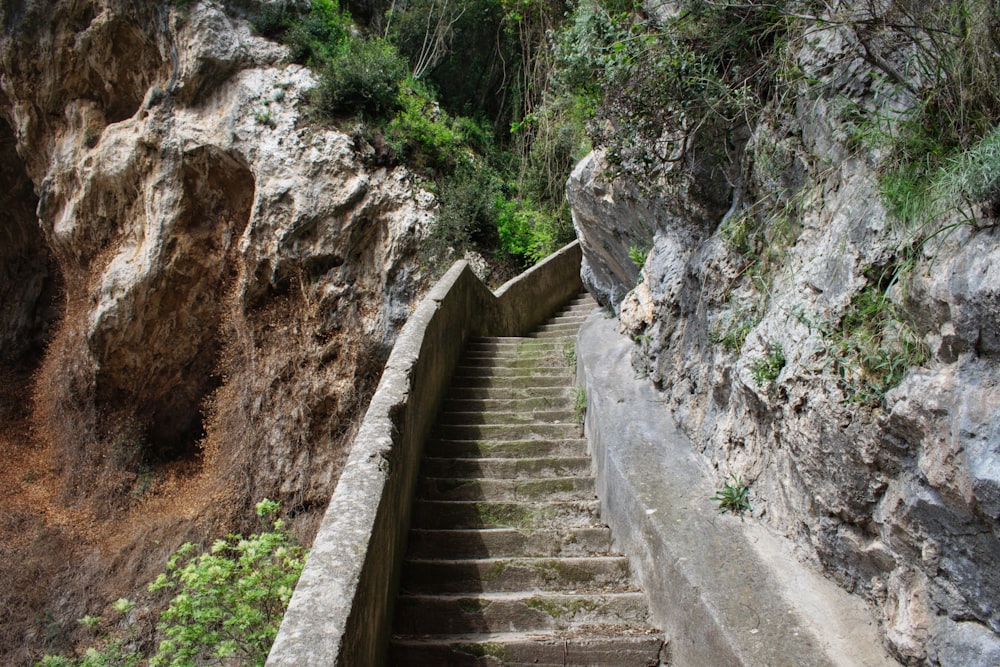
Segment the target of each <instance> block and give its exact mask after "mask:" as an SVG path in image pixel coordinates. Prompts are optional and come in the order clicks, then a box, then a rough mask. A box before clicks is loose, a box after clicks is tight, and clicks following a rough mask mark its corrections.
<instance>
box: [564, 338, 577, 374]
mask: <svg viewBox="0 0 1000 667" xmlns="http://www.w3.org/2000/svg"><path fill="white" fill-rule="evenodd" d="M562 352H563V359H565V360H566V365H567V366H569V367H571V368H576V341H574V340H573V339H572V338H569V339H567V340H566V342H565V343H563V350H562Z"/></svg>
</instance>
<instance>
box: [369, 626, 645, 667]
mask: <svg viewBox="0 0 1000 667" xmlns="http://www.w3.org/2000/svg"><path fill="white" fill-rule="evenodd" d="M616 630H617V631H618V633H619V634H615V631H616ZM663 644H664V642H663V638H662V637H661V636H660V635H658V634H656V633H653V632H643V633H632V634H628V633H627V630H623V629H616V628H608V629H606V630H602V629H600V628H594V629H591V630H589V631H586V632H574V631H566V632H561V633H547V634H543V635H536V634H532V633H524V634H518V633H496V634H474V635H449V636H438V637H432V638H425V637H407V636H399V637H396V638H394V639H393V641H392V644H391V645H390V647H389V664H391V665H395V666H399V667H417V666H419V667H431V666H435V667H436V666H439V665H447V666H448V667H487V666H489V667H495V666H496V665H505V666H508V667H522V666H525V667H526V666H528V665H530V666H531V667H566V666H567V665H581V666H582V665H587V666H589V667H626V666H627V667H655V666H656V665H659V664H660V651H661V649H662V648H663Z"/></svg>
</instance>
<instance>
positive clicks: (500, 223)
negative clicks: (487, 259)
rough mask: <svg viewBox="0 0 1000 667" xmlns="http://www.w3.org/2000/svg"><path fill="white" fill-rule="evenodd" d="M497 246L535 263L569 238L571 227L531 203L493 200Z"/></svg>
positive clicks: (502, 199) (501, 197)
mask: <svg viewBox="0 0 1000 667" xmlns="http://www.w3.org/2000/svg"><path fill="white" fill-rule="evenodd" d="M496 210H497V234H498V235H499V237H500V247H501V248H502V249H503V250H504V251H505V252H507V253H508V254H509V255H513V256H514V257H518V258H520V259H522V260H523V261H525V262H527V263H534V262H537V261H539V260H541V259H543V258H545V257H546V256H548V255H549V254H551V253H553V252H555V251H556V250H558V249H559V248H560V247H561V246H562V245H564V244H565V243H567V242H568V241H569V240H571V239H572V227H571V226H570V225H568V224H566V223H565V221H563V220H561V219H559V218H556V217H553V216H552V215H551V214H550V213H548V212H546V211H544V210H542V209H541V208H540V207H538V206H537V205H536V204H534V202H532V201H530V200H522V201H518V200H508V199H506V198H504V197H503V196H500V197H498V198H497V200H496Z"/></svg>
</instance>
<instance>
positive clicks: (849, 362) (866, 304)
mask: <svg viewBox="0 0 1000 667" xmlns="http://www.w3.org/2000/svg"><path fill="white" fill-rule="evenodd" d="M886 291H887V288H886V286H880V285H879V284H878V283H877V282H875V283H873V284H870V285H869V286H867V287H865V288H864V289H863V290H861V291H860V292H858V293H857V294H855V295H854V298H852V299H851V303H850V305H849V306H848V308H847V311H846V312H845V313H844V316H843V318H842V319H841V322H840V326H839V327H838V328H837V329H834V330H832V331H829V332H826V333H825V337H826V339H827V340H828V345H829V349H828V353H829V354H830V357H831V359H832V362H833V369H834V372H836V373H837V375H838V376H839V377H840V379H841V383H842V386H843V388H844V390H845V393H846V394H847V397H848V400H849V401H851V402H854V403H860V404H869V405H879V404H881V402H882V401H883V399H884V398H885V394H886V392H888V391H889V390H890V389H892V388H893V387H895V386H896V385H897V384H899V383H900V382H901V381H902V379H903V377H904V376H905V375H906V373H907V371H909V369H910V368H912V367H914V366H919V365H920V364H922V363H923V362H924V361H926V359H927V357H928V352H927V348H926V345H925V344H924V343H923V341H922V340H921V338H920V337H919V336H918V335H917V334H916V333H915V332H914V331H913V329H912V328H911V327H910V326H909V325H908V324H907V323H906V321H905V316H904V314H903V313H902V312H901V311H900V309H899V308H898V307H897V306H896V305H895V304H894V303H893V302H892V301H891V300H890V299H889V298H888V296H887V294H886Z"/></svg>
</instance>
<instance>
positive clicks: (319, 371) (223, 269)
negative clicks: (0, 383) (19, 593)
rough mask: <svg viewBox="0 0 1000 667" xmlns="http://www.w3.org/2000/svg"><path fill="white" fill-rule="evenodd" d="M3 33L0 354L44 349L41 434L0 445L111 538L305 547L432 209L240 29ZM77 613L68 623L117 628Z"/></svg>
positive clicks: (307, 78) (31, 6)
mask: <svg viewBox="0 0 1000 667" xmlns="http://www.w3.org/2000/svg"><path fill="white" fill-rule="evenodd" d="M230 4H231V5H236V4H237V3H230ZM251 4H252V3H251ZM0 22H2V24H3V33H2V38H0V173H2V174H3V184H4V188H3V193H2V194H0V197H3V202H2V210H3V217H0V239H2V242H0V349H2V352H3V359H4V361H5V363H7V362H9V363H13V364H17V363H21V362H23V363H24V364H27V365H29V366H30V365H31V363H33V362H32V361H31V360H32V359H33V358H34V357H32V356H31V355H32V354H33V353H35V352H37V351H38V350H39V349H41V350H43V356H42V360H41V365H40V368H39V370H38V372H37V374H36V375H35V379H34V381H33V382H32V383H31V385H30V386H29V387H28V388H27V390H26V391H29V392H31V393H33V394H34V410H33V412H32V415H31V417H30V432H31V433H32V434H33V435H32V436H31V438H30V439H29V438H28V437H27V436H25V437H24V438H23V439H22V440H18V441H17V442H12V443H5V445H8V446H10V448H11V451H10V453H11V454H12V455H14V456H20V455H21V453H22V452H25V451H28V450H29V449H32V448H46V447H49V448H51V449H50V450H47V451H51V452H52V453H53V456H54V457H55V458H56V460H57V461H58V463H59V470H60V471H61V473H60V474H61V477H60V484H61V486H62V490H63V498H64V499H65V502H66V503H68V504H69V505H71V506H73V505H75V506H78V507H89V508H91V509H92V510H93V511H94V512H96V516H97V520H98V521H101V520H106V519H108V518H114V519H115V520H116V521H124V520H125V517H128V516H131V515H130V514H129V512H139V511H140V510H141V508H140V509H133V506H136V505H137V504H138V503H139V502H140V501H141V502H142V503H146V504H148V505H149V506H147V507H146V508H145V509H144V510H142V512H150V511H151V512H153V515H152V516H148V518H147V519H145V520H144V521H146V522H147V531H146V532H149V531H154V530H158V529H155V526H157V525H160V524H163V523H169V522H170V521H177V520H178V519H180V518H188V519H190V518H196V517H197V518H199V520H200V521H201V522H202V523H204V521H205V520H206V519H208V520H210V521H213V520H219V521H221V524H222V525H223V526H229V527H231V528H238V527H240V521H242V520H244V519H243V517H244V516H249V515H252V512H251V513H249V514H247V513H246V512H245V510H246V509H248V508H251V507H252V505H253V503H254V502H256V501H257V500H259V499H260V498H261V497H263V496H265V495H267V496H270V497H272V498H278V499H280V500H282V502H283V503H284V506H285V508H286V509H287V510H290V511H291V512H292V513H294V514H297V515H300V516H301V517H302V521H301V522H300V526H301V527H302V528H301V530H303V531H304V532H305V533H306V534H307V535H308V533H309V531H310V528H309V526H310V525H315V521H316V520H318V518H319V515H320V514H321V512H322V510H323V508H324V507H325V504H326V502H327V500H328V498H329V495H330V493H331V490H332V487H333V485H334V484H335V482H336V479H337V476H338V474H339V469H340V465H341V462H342V459H343V458H344V456H345V452H344V451H343V446H344V442H345V440H346V436H347V435H349V432H350V430H351V428H352V427H353V424H354V423H355V421H356V417H357V416H358V415H359V412H360V411H361V410H362V409H363V407H364V404H365V401H366V400H367V396H368V393H369V392H370V391H371V390H372V389H373V388H374V386H375V383H376V382H377V380H378V376H379V374H380V372H381V365H382V360H383V359H384V355H385V353H386V352H387V350H388V348H389V347H390V346H391V343H392V341H393V340H394V336H395V333H396V331H397V329H398V328H399V326H400V325H401V324H402V322H403V321H405V318H406V317H407V315H408V313H409V310H410V306H411V304H412V302H413V301H414V299H415V297H416V296H417V295H418V293H419V291H420V290H421V289H422V285H423V275H422V273H421V270H420V266H419V263H418V261H417V259H416V249H417V245H418V243H419V241H420V240H421V238H422V236H423V234H424V232H425V229H426V226H427V224H428V222H429V220H430V219H431V216H432V215H433V207H434V203H435V202H434V200H433V197H431V196H430V195H429V194H427V193H426V192H423V191H422V190H420V189H419V188H418V187H416V186H415V185H414V184H413V182H412V181H411V178H410V176H409V174H408V173H407V172H406V171H405V170H404V169H402V168H395V169H387V168H384V167H378V166H374V165H371V164H368V163H367V162H366V159H365V157H366V145H365V144H364V142H363V141H360V140H357V139H356V138H355V137H352V136H351V135H348V134H345V133H343V132H341V131H337V130H334V129H330V128H329V127H328V126H324V125H320V124H317V123H316V122H314V121H312V120H310V118H309V115H308V113H307V111H306V109H305V106H304V96H305V93H306V91H307V90H308V89H309V88H311V87H312V86H313V84H314V79H313V76H312V74H311V72H310V71H309V70H307V69H305V68H303V67H300V66H297V65H291V64H287V62H286V57H285V52H284V49H283V47H281V46H279V45H277V44H276V43H274V42H271V41H268V40H265V39H262V38H260V37H257V36H255V35H253V34H252V32H251V30H250V28H249V26H248V24H247V22H246V21H245V20H243V19H241V18H240V17H239V15H238V12H236V11H235V10H233V9H232V8H230V9H229V10H224V9H223V7H222V6H221V5H219V4H216V3H212V2H196V3H166V2H162V3H161V2H156V3H135V2H126V1H124V0H70V1H64V2H42V1H29V2H14V3H4V6H3V8H2V9H0ZM369 150H370V149H369ZM21 400H27V399H26V398H25V397H24V396H21ZM0 428H2V426H0ZM26 432H27V431H26ZM18 483H20V481H19V482H18ZM25 485H26V486H27V483H25ZM195 488H197V489H200V490H202V492H199V493H195V492H194V490H193V489H195ZM170 494H173V497H176V498H186V500H187V502H186V503H181V505H182V506H183V507H182V509H181V510H180V511H179V514H178V512H165V513H164V514H163V515H162V516H157V514H156V513H157V511H158V510H157V509H156V507H158V506H157V505H156V504H155V502H156V500H157V498H160V497H161V496H164V495H170ZM142 512H140V514H141V513H142ZM234 521H235V523H234ZM92 527H93V526H91V528H92ZM38 529H39V530H42V527H39V528H38ZM206 532H210V531H206ZM212 532H214V531H212ZM189 533H190V529H180V530H177V531H174V534H168V535H169V537H168V539H166V540H165V544H164V545H163V546H159V547H157V549H154V551H157V550H160V549H165V548H168V547H170V546H172V545H173V546H176V542H177V539H179V538H182V537H183V536H184V535H185V534H189ZM178 536H179V537H178ZM91 537H93V536H86V537H81V541H82V542H83V543H86V541H87V539H90V538H91ZM115 546H116V547H117V548H118V549H119V550H122V551H126V552H127V551H136V550H137V551H139V552H141V551H143V549H148V548H149V547H148V546H143V545H142V542H141V541H136V542H134V543H129V544H117V545H115ZM94 548H97V546H95V547H94ZM149 560H150V561H152V560H154V559H152V558H150V559H149ZM161 566H162V562H160V563H153V562H147V563H145V564H144V566H143V567H144V568H145V571H146V575H147V576H148V570H149V569H150V568H152V569H153V570H154V571H155V569H157V568H159V567H161ZM139 569H142V568H139ZM104 574H105V575H108V574H109V573H107V572H105V573H104ZM97 576H100V574H98V575H97ZM136 576H138V575H136ZM126 578H127V576H126ZM138 581H141V579H139V580H138ZM77 583H79V582H77ZM122 583H123V584H129V582H128V581H124V582H122ZM135 583H136V582H131V583H130V584H129V585H134V584H135ZM126 592H127V591H125V590H122V591H120V592H119V594H124V593H126ZM64 593H65V592H63V593H61V594H60V595H64ZM70 597H72V596H70ZM60 599H61V600H62V602H60V603H59V604H56V603H55V602H51V603H50V604H51V605H52V606H51V607H49V608H50V609H52V610H53V611H52V612H51V613H53V614H54V615H55V617H56V618H57V620H58V621H59V622H65V623H66V624H68V625H73V619H75V618H77V617H79V616H82V615H83V614H84V613H98V612H99V608H95V607H94V606H93V604H92V603H90V602H88V600H87V596H80V597H79V598H74V599H72V600H70V601H68V602H67V601H66V599H65V597H62V598H60ZM112 599H113V598H112ZM88 605H89V606H88ZM41 614H42V610H41V609H36V610H35V611H34V612H33V613H32V615H31V619H30V620H31V621H32V622H34V621H35V619H36V618H40V615H41ZM26 617H27V615H25V618H26ZM21 620H23V619H21V618H19V619H18V622H20V621H21ZM4 623H5V624H6V623H7V620H5V621H4ZM26 632H27V631H26ZM5 641H9V642H11V643H12V645H11V646H9V648H11V649H12V650H13V647H14V646H19V645H20V644H21V643H22V642H24V641H27V640H26V639H25V638H24V637H14V638H11V637H9V636H5ZM6 648H7V647H5V648H2V649H0V652H6Z"/></svg>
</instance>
